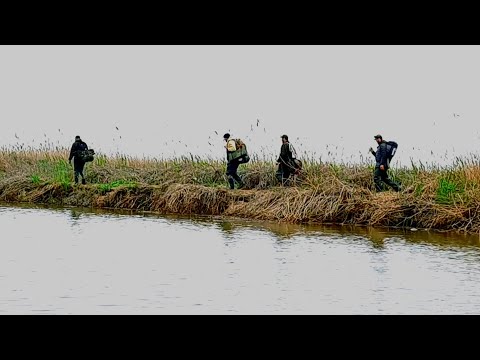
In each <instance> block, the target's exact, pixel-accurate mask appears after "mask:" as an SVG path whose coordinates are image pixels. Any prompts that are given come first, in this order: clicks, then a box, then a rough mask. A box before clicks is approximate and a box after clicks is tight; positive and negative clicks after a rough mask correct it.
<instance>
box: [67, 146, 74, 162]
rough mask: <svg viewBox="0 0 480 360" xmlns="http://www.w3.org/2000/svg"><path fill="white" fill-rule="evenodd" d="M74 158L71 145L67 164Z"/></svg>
mask: <svg viewBox="0 0 480 360" xmlns="http://www.w3.org/2000/svg"><path fill="white" fill-rule="evenodd" d="M74 156H75V144H73V145H72V148H71V149H70V156H69V157H68V162H70V161H72V159H73V157H74Z"/></svg>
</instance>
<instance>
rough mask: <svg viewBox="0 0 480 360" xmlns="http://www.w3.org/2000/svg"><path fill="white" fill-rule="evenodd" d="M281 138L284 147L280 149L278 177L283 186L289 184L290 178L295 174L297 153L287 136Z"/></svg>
mask: <svg viewBox="0 0 480 360" xmlns="http://www.w3.org/2000/svg"><path fill="white" fill-rule="evenodd" d="M280 138H281V139H282V146H281V148H280V156H279V157H278V159H277V165H278V170H277V173H276V177H277V179H278V181H279V182H281V183H282V185H286V184H289V179H290V176H291V175H293V174H295V170H296V166H295V159H296V158H297V153H296V151H295V149H294V147H293V146H292V144H290V142H289V141H288V136H287V135H282V136H281V137H280Z"/></svg>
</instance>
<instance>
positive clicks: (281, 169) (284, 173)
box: [275, 164, 295, 185]
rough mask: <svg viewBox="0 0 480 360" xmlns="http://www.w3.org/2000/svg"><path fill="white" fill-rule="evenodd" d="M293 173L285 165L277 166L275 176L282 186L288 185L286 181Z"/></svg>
mask: <svg viewBox="0 0 480 360" xmlns="http://www.w3.org/2000/svg"><path fill="white" fill-rule="evenodd" d="M293 173H295V169H293V168H291V167H289V166H288V165H285V164H279V165H278V170H277V173H276V174H275V176H276V178H277V180H278V181H279V182H280V183H281V184H282V185H286V184H287V183H288V180H289V179H290V176H291V175H292V174H293Z"/></svg>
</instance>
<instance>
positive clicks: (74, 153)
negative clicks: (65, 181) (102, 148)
mask: <svg viewBox="0 0 480 360" xmlns="http://www.w3.org/2000/svg"><path fill="white" fill-rule="evenodd" d="M85 150H88V146H87V144H86V143H85V142H83V141H82V139H80V136H78V135H77V136H75V142H74V143H73V145H72V148H71V149H70V156H69V157H68V162H71V161H72V158H73V169H74V173H75V184H78V175H80V176H81V177H82V184H86V181H85V176H84V175H83V168H84V166H85V160H84V158H83V156H82V155H83V152H84V151H85Z"/></svg>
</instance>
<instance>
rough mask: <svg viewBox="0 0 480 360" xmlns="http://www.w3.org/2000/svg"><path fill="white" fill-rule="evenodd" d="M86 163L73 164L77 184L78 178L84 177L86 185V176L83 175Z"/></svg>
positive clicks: (83, 181)
mask: <svg viewBox="0 0 480 360" xmlns="http://www.w3.org/2000/svg"><path fill="white" fill-rule="evenodd" d="M84 166H85V163H84V162H83V161H74V162H73V169H74V172H75V184H78V176H79V175H80V176H81V177H82V184H85V183H86V181H85V176H84V175H83V168H84Z"/></svg>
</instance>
